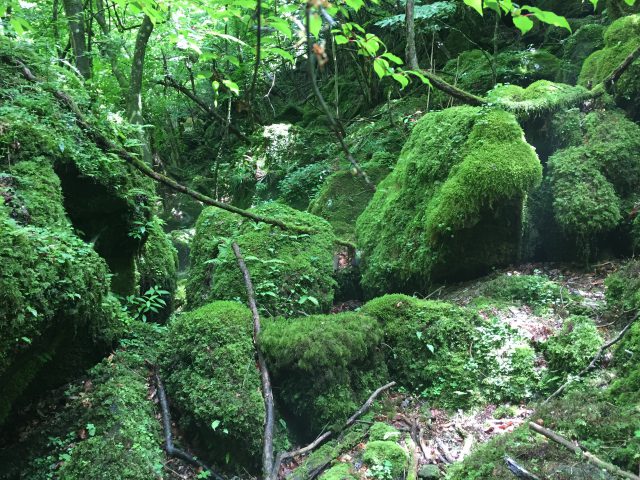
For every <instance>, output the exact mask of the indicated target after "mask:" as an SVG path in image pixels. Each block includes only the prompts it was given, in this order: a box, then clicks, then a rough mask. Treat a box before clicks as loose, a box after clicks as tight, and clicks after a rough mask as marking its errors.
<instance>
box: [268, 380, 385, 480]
mask: <svg viewBox="0 0 640 480" xmlns="http://www.w3.org/2000/svg"><path fill="white" fill-rule="evenodd" d="M395 384H396V382H389V383H387V384H386V385H383V386H382V387H380V388H378V389H377V390H375V391H374V392H373V393H372V394H371V395H370V396H369V398H368V399H367V401H366V402H364V403H363V404H362V406H361V407H360V408H359V409H358V410H357V411H356V413H354V414H353V415H351V417H349V419H348V420H347V421H346V422H345V424H344V426H343V427H342V428H341V430H340V431H343V430H345V429H347V428H349V427H350V426H351V425H353V424H354V423H356V421H357V420H358V418H359V417H361V416H362V415H364V414H365V413H366V412H367V410H369V408H371V404H372V403H373V402H374V401H375V399H376V398H377V397H378V395H380V394H381V393H382V392H384V391H385V390H388V389H389V388H391V387H393V386H394V385H395ZM333 434H334V432H332V431H330V430H329V431H327V432H325V433H323V434H322V435H320V436H319V437H318V438H316V439H315V440H314V441H313V442H311V443H310V444H309V445H307V446H306V447H303V448H299V449H298V450H293V451H291V452H281V453H279V454H278V455H277V456H276V461H275V462H274V464H273V470H272V471H271V476H270V477H269V478H271V479H275V478H277V476H278V472H279V471H280V465H281V463H282V462H283V461H284V460H286V459H288V458H293V457H295V456H297V455H302V454H304V453H308V452H310V451H312V450H314V449H315V448H317V447H319V446H320V445H322V444H323V443H324V442H326V441H327V440H328V439H329V438H330V437H331V436H332V435H333Z"/></svg>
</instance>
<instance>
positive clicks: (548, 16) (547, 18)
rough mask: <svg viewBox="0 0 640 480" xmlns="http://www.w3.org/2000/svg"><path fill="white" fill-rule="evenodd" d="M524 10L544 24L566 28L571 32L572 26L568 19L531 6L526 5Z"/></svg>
mask: <svg viewBox="0 0 640 480" xmlns="http://www.w3.org/2000/svg"><path fill="white" fill-rule="evenodd" d="M522 10H526V11H527V12H531V13H533V15H535V17H536V18H537V19H538V20H540V21H541V22H543V23H547V24H549V25H553V26H555V27H560V28H566V29H567V30H569V31H571V26H570V25H569V22H568V21H567V19H566V18H564V17H562V16H560V15H557V14H555V13H553V12H549V11H547V10H541V9H539V8H538V7H531V6H529V5H525V6H524V7H522Z"/></svg>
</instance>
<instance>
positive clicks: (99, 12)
mask: <svg viewBox="0 0 640 480" xmlns="http://www.w3.org/2000/svg"><path fill="white" fill-rule="evenodd" d="M104 12H105V6H104V1H103V0H96V21H97V22H98V26H99V27H100V31H101V32H102V34H103V35H104V36H105V37H107V39H108V41H107V44H106V45H103V46H101V47H100V53H101V54H102V55H103V56H105V57H107V58H108V59H109V62H110V63H111V72H112V73H113V76H114V77H116V80H117V81H118V85H120V88H121V89H123V90H126V89H127V88H128V87H129V82H128V81H127V77H126V76H125V75H124V73H122V70H121V69H120V65H119V64H118V53H119V52H120V50H121V46H120V45H117V44H116V42H115V41H113V39H112V38H111V29H110V28H109V24H108V23H107V19H106V17H105V15H104Z"/></svg>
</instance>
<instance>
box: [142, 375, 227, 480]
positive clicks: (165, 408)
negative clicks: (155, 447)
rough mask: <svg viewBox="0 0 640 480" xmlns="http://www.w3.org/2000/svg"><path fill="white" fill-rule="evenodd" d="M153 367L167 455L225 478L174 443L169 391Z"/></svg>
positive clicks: (216, 476) (218, 478)
mask: <svg viewBox="0 0 640 480" xmlns="http://www.w3.org/2000/svg"><path fill="white" fill-rule="evenodd" d="M151 367H152V369H153V370H154V372H153V377H154V381H155V384H156V388H157V390H158V402H159V403H160V411H161V413H162V430H163V432H164V449H165V451H166V452H167V455H169V456H170V457H176V458H179V459H181V460H184V461H185V462H187V463H189V464H191V465H193V466H194V467H201V468H203V469H204V470H206V471H208V472H210V473H211V476H212V477H213V478H215V479H216V480H224V478H223V477H221V476H220V475H219V474H217V473H216V472H214V471H213V470H212V469H211V468H209V467H208V466H207V465H206V464H205V463H203V462H202V461H200V460H198V459H197V458H196V457H194V456H193V455H191V454H189V453H187V452H185V451H184V450H181V449H179V448H176V447H175V446H174V445H173V434H172V433H171V413H170V412H169V401H168V400H167V393H166V392H165V389H164V385H163V384H162V380H161V379H160V375H158V373H157V372H156V371H155V367H154V366H151Z"/></svg>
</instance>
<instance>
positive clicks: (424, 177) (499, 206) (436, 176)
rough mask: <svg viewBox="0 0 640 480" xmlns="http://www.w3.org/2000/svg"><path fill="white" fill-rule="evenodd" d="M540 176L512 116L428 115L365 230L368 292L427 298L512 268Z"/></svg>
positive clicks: (459, 111)
mask: <svg viewBox="0 0 640 480" xmlns="http://www.w3.org/2000/svg"><path fill="white" fill-rule="evenodd" d="M541 170H542V168H541V165H540V162H539V161H538V158H537V156H536V154H535V152H534V150H533V149H532V148H531V146H529V145H528V144H527V143H526V142H525V141H524V139H523V133H522V130H521V129H520V127H519V126H518V124H517V122H516V120H515V118H514V117H513V116H512V115H511V114H509V113H506V112H504V111H500V110H491V109H489V110H483V109H478V108H473V107H455V108H450V109H447V110H444V111H442V112H436V113H430V114H428V115H425V116H424V117H423V118H422V119H421V120H420V121H419V122H418V123H417V124H416V126H415V127H414V129H413V132H412V134H411V137H410V138H409V140H408V141H407V143H406V144H405V146H404V148H403V150H402V153H401V155H400V159H399V160H398V164H397V166H396V168H395V169H394V171H393V172H392V173H391V174H390V175H388V176H387V177H386V178H385V179H384V180H383V181H382V182H381V183H380V184H379V185H378V189H377V191H376V193H375V195H374V196H373V198H372V200H371V202H370V203H369V205H368V206H367V208H366V209H365V211H364V212H363V213H362V215H361V216H360V217H359V218H358V221H357V226H356V233H357V238H358V243H359V245H360V246H361V248H362V250H363V279H362V283H363V286H364V288H365V290H366V293H367V294H368V295H374V294H376V293H381V292H385V291H411V292H414V291H425V290H426V289H427V287H428V285H429V283H430V282H431V281H433V280H441V279H445V278H460V277H468V276H471V275H475V274H477V273H479V272H481V271H483V270H486V269H488V268H490V267H491V266H496V265H500V264H504V263H508V262H510V261H513V260H514V259H515V258H516V256H517V252H518V243H519V238H520V226H521V225H520V214H521V210H522V205H523V201H524V198H525V196H526V194H527V191H529V190H530V189H531V188H532V187H533V186H535V184H536V183H537V182H539V180H540V177H541Z"/></svg>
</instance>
